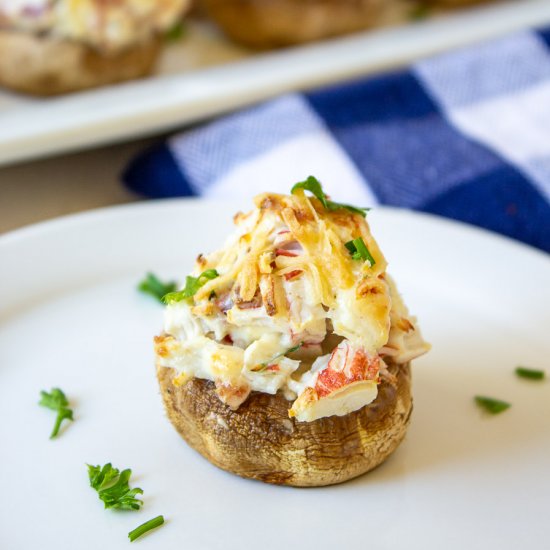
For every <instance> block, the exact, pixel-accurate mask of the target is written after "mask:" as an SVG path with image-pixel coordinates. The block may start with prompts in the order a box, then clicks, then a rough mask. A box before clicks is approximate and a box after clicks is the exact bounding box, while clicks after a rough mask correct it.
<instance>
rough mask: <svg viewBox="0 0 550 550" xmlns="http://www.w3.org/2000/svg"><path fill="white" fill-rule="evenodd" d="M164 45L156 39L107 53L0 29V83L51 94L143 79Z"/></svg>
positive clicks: (28, 91)
mask: <svg viewBox="0 0 550 550" xmlns="http://www.w3.org/2000/svg"><path fill="white" fill-rule="evenodd" d="M160 47H161V45H160V40H159V39H158V38H154V39H150V40H148V41H147V42H144V43H141V44H136V45H135V46H133V47H132V48H129V49H127V50H123V51H119V52H116V53H113V54H104V53H101V52H99V51H97V50H95V49H93V48H91V47H89V46H87V45H85V44H82V43H79V42H72V41H69V40H58V39H54V38H50V37H46V36H38V35H34V34H32V33H27V32H19V31H8V30H0V84H1V85H3V86H6V87H8V88H11V89H13V90H16V91H18V92H24V93H28V94H33V95H40V96H50V95H58V94H64V93H68V92H75V91H78V90H83V89H87V88H94V87H96V86H104V85H107V84H113V83H115V82H122V81H125V80H131V79H135V78H140V77H142V76H145V75H147V74H149V73H150V72H151V71H152V70H153V68H154V65H155V62H156V60H157V58H158V55H159V52H160Z"/></svg>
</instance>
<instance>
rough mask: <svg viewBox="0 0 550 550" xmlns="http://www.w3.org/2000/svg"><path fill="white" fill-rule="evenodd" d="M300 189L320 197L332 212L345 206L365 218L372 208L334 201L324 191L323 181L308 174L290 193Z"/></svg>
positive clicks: (322, 202)
mask: <svg viewBox="0 0 550 550" xmlns="http://www.w3.org/2000/svg"><path fill="white" fill-rule="evenodd" d="M299 189H303V190H304V191H309V192H310V193H311V194H312V195H313V196H314V197H316V198H317V199H319V201H320V202H321V204H322V205H323V206H324V207H325V208H326V209H327V210H329V211H330V212H333V211H334V210H340V209H341V208H345V209H346V210H349V211H350V212H353V213H354V214H359V215H360V216H363V218H365V217H366V216H367V212H368V211H369V210H370V208H361V207H358V206H352V205H350V204H342V203H339V202H334V201H331V200H329V199H327V196H326V195H325V192H324V191H323V187H322V186H321V182H320V181H319V180H318V179H317V178H315V177H313V176H308V178H307V179H306V180H305V181H300V182H298V183H296V184H294V185H293V186H292V189H291V190H290V193H291V194H294V193H295V192H296V191H298V190H299Z"/></svg>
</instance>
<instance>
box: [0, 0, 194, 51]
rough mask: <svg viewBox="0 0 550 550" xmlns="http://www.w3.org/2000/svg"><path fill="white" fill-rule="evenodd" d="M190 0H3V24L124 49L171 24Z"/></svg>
mask: <svg viewBox="0 0 550 550" xmlns="http://www.w3.org/2000/svg"><path fill="white" fill-rule="evenodd" d="M189 4H190V1H189V0H1V1H0V28H4V29H10V30H24V31H30V32H39V33H47V34H48V35H51V36H52V37H57V38H61V39H69V40H76V41H80V42H84V43H86V44H89V45H90V46H93V47H96V48H98V49H101V50H105V51H111V50H120V49H123V48H127V47H129V46H132V45H133V44H137V43H139V42H142V41H145V40H147V39H149V38H151V37H152V36H154V35H155V34H157V33H162V32H165V31H166V30H168V29H169V28H171V27H172V26H173V25H174V24H175V23H176V22H177V21H178V19H179V18H180V17H181V15H182V14H183V12H184V11H185V10H186V8H187V7H188V6H189Z"/></svg>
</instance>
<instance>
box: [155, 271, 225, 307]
mask: <svg viewBox="0 0 550 550" xmlns="http://www.w3.org/2000/svg"><path fill="white" fill-rule="evenodd" d="M219 276H220V274H219V273H218V272H217V271H216V270H215V269H207V270H206V271H203V272H202V273H201V274H200V275H199V276H198V277H192V276H191V275H188V276H187V277H186V278H185V288H184V289H183V290H180V291H179V292H169V293H168V294H166V295H165V296H163V298H162V301H163V302H164V303H165V304H173V303H175V302H181V301H182V300H188V299H190V298H192V297H193V296H194V295H195V294H196V293H197V292H198V290H199V289H200V288H201V287H203V286H204V285H205V284H206V283H207V282H208V281H210V280H212V279H215V278H216V277H219Z"/></svg>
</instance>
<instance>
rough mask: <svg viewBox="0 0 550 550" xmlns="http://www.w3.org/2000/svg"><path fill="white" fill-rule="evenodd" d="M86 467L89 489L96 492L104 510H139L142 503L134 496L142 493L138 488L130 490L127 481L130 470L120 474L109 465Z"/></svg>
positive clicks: (130, 473)
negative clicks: (103, 505)
mask: <svg viewBox="0 0 550 550" xmlns="http://www.w3.org/2000/svg"><path fill="white" fill-rule="evenodd" d="M87 466H88V477H89V479H90V487H92V489H95V490H96V491H97V494H98V496H99V498H100V500H102V501H103V503H104V504H105V508H116V509H118V510H139V509H140V508H141V505H142V504H143V502H142V501H141V500H139V499H137V498H135V496H136V495H142V494H143V491H142V490H141V489H139V488H136V489H130V486H129V485H128V481H129V479H130V476H131V475H132V470H130V469H126V470H123V471H122V472H120V471H119V470H118V468H113V466H112V465H111V463H108V464H105V465H104V466H103V467H100V466H91V465H90V464H87Z"/></svg>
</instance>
